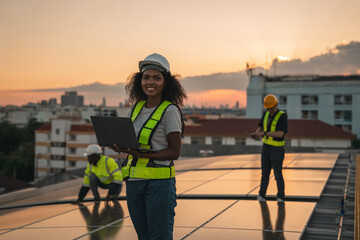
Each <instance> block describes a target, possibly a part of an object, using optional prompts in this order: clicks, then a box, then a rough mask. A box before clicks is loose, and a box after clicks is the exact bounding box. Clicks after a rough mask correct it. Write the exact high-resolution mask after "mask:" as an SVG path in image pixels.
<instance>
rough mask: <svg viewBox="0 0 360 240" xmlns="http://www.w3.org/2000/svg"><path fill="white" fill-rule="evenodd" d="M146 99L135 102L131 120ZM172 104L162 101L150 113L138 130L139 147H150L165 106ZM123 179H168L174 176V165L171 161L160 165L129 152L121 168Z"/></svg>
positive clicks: (137, 113)
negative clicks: (125, 162)
mask: <svg viewBox="0 0 360 240" xmlns="http://www.w3.org/2000/svg"><path fill="white" fill-rule="evenodd" d="M145 103H146V100H144V101H139V102H137V103H136V105H135V107H134V110H133V112H132V114H131V120H132V121H133V122H134V121H135V119H136V117H137V116H138V115H139V113H140V111H141V109H142V108H143V107H144V105H145ZM170 105H172V103H171V102H169V101H163V102H162V103H161V104H160V105H159V106H158V107H157V108H156V109H155V110H154V112H153V113H152V114H151V115H150V117H149V119H148V120H147V121H146V122H145V124H144V125H143V127H142V128H141V130H140V133H139V136H138V141H139V144H140V148H142V149H151V137H152V135H153V133H154V132H155V131H156V128H157V127H158V125H159V124H160V120H161V118H162V116H163V114H164V113H165V110H166V108H167V107H169V106H170ZM121 172H122V175H123V177H124V179H126V178H128V177H130V178H145V179H168V178H173V177H175V167H174V164H173V163H172V164H171V165H170V166H162V165H158V164H155V163H154V162H153V161H152V160H151V159H149V158H145V157H143V158H134V157H133V156H132V155H130V154H129V156H128V159H127V164H126V166H124V167H123V168H122V169H121Z"/></svg>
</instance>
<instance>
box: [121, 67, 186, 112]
mask: <svg viewBox="0 0 360 240" xmlns="http://www.w3.org/2000/svg"><path fill="white" fill-rule="evenodd" d="M162 75H163V76H164V79H165V83H166V84H165V86H164V90H163V92H162V100H166V101H169V102H171V103H173V104H176V105H178V106H183V105H184V100H185V99H187V96H186V92H185V90H184V88H183V87H182V86H181V84H180V81H179V80H180V78H181V76H180V75H177V74H176V75H171V73H169V72H162ZM142 76H143V73H142V72H137V73H134V74H132V75H131V76H130V77H129V78H128V83H127V84H126V86H125V90H126V93H127V94H128V96H129V103H130V104H133V103H136V102H138V101H141V100H146V99H147V96H146V95H145V93H144V91H143V90H142V87H141V79H142Z"/></svg>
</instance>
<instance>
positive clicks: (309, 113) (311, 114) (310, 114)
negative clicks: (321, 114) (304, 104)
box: [301, 110, 318, 119]
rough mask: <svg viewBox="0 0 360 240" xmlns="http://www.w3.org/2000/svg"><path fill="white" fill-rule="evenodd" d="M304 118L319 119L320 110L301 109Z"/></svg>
mask: <svg viewBox="0 0 360 240" xmlns="http://www.w3.org/2000/svg"><path fill="white" fill-rule="evenodd" d="M301 118H302V119H318V111H316V110H302V111H301Z"/></svg>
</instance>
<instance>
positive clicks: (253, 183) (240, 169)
mask: <svg viewBox="0 0 360 240" xmlns="http://www.w3.org/2000/svg"><path fill="white" fill-rule="evenodd" d="M338 158H339V154H335V153H334V154H326V153H288V154H286V156H285V160H284V164H283V166H284V170H283V175H284V179H285V193H286V201H285V203H277V202H276V201H274V200H275V198H276V182H275V180H274V177H273V175H272V178H271V180H270V184H269V188H268V201H267V202H264V203H259V202H258V201H256V196H257V193H258V190H259V184H260V177H261V170H260V155H259V154H253V155H232V156H218V157H210V158H198V159H187V160H179V161H176V164H175V165H176V169H177V177H176V182H177V194H178V200H177V202H178V205H177V207H176V209H175V211H176V216H175V228H174V239H197V240H201V239H288V240H289V239H299V238H301V237H302V236H303V234H304V230H306V229H307V228H308V224H309V220H310V218H311V217H312V215H313V214H314V209H315V206H316V204H317V202H318V201H319V199H321V196H322V195H323V193H324V189H325V186H326V184H327V182H328V180H329V177H330V175H331V174H332V172H333V169H334V166H335V164H336V162H337V160H338ZM81 182H82V179H76V180H72V181H69V182H65V183H61V184H56V185H52V186H48V187H44V188H40V189H28V190H23V191H19V192H14V193H9V194H5V195H2V196H0V204H1V210H0V239H27V240H31V239H36V240H39V239H52V240H56V239H127V240H131V239H137V236H136V233H135V230H134V228H133V226H132V223H131V220H130V218H129V213H128V210H127V204H126V201H125V200H123V199H124V197H125V190H124V189H123V191H122V193H121V196H120V200H119V201H116V202H110V203H109V204H108V205H107V204H105V202H101V203H99V204H94V203H93V202H92V201H90V200H91V198H92V195H91V193H89V194H88V198H87V200H88V201H87V202H84V204H83V205H81V206H77V205H72V204H69V203H68V202H69V201H70V200H75V199H76V198H77V192H78V190H79V188H80V185H81ZM101 193H102V195H103V196H105V195H106V191H102V192H101ZM333 195H334V194H333ZM55 201H57V202H55ZM44 202H46V204H45V205H41V204H40V203H44ZM21 204H27V205H26V206H27V207H21V208H18V207H19V206H20V205H21ZM47 204H48V205H47ZM24 206H25V205H24ZM6 207H8V208H9V209H6ZM12 207H14V208H12Z"/></svg>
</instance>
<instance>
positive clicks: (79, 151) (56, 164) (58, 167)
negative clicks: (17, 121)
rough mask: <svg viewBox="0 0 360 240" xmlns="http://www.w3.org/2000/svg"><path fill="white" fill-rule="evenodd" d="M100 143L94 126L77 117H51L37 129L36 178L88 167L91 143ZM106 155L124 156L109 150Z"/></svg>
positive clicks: (105, 150) (105, 152) (106, 150)
mask: <svg viewBox="0 0 360 240" xmlns="http://www.w3.org/2000/svg"><path fill="white" fill-rule="evenodd" d="M93 143H97V140H96V136H95V133H94V130H93V128H92V125H91V124H90V123H84V122H83V121H80V120H78V119H65V118H64V119H61V118H58V119H52V120H51V123H45V124H43V125H42V126H41V127H40V128H39V129H37V130H36V131H35V178H39V177H44V176H46V175H49V174H51V173H57V172H63V171H69V170H73V169H77V168H85V167H86V165H87V158H86V157H85V156H84V153H85V151H86V148H87V146H88V145H89V144H93ZM104 154H105V155H107V156H110V157H113V158H122V157H124V156H123V155H119V154H117V153H115V152H113V151H112V150H110V149H107V148H105V149H104Z"/></svg>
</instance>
